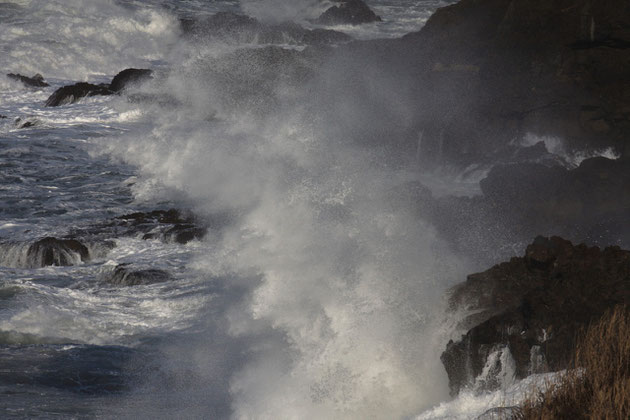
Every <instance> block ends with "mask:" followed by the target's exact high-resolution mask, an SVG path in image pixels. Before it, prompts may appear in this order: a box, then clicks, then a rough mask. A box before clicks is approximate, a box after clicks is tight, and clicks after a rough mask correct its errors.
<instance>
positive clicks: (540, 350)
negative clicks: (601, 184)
mask: <svg viewBox="0 0 630 420" xmlns="http://www.w3.org/2000/svg"><path fill="white" fill-rule="evenodd" d="M628 304H630V251H623V250H621V249H620V248H618V247H608V248H606V249H604V250H601V249H600V248H598V247H587V246H585V245H573V244H572V243H571V242H569V241H567V240H564V239H561V238H559V237H551V238H545V237H538V238H536V240H535V241H534V242H533V243H532V244H530V245H529V246H528V247H527V250H526V252H525V255H524V256H523V257H519V258H512V259H511V260H510V261H509V262H505V263H502V264H499V265H496V266H494V267H492V268H491V269H489V270H487V271H485V272H483V273H479V274H473V275H470V276H469V277H468V279H467V280H466V282H465V283H463V284H461V285H459V286H456V287H455V288H454V289H453V290H452V291H451V296H450V306H451V308H452V309H453V310H462V309H466V310H468V311H471V312H474V314H473V315H470V316H469V317H468V318H467V319H465V320H464V325H466V326H467V327H468V328H470V329H469V330H468V332H467V333H466V334H465V335H464V336H462V338H461V339H459V340H457V341H451V342H449V343H448V345H447V348H446V350H445V351H444V353H443V354H442V356H441V359H442V362H443V363H444V367H445V368H446V371H447V374H448V377H449V385H450V388H451V393H452V394H453V395H455V394H457V393H458V392H459V391H460V390H461V389H463V388H466V387H474V386H475V385H477V386H478V385H480V379H481V380H483V382H482V383H481V385H482V386H483V388H484V389H495V388H496V387H497V386H498V385H499V384H500V383H501V378H500V377H499V376H500V375H501V374H505V373H506V369H507V370H508V372H509V371H510V370H511V371H512V372H509V374H510V375H514V377H515V378H519V379H520V378H524V377H526V376H528V375H530V374H533V373H543V372H549V371H558V370H562V369H565V368H567V367H568V363H569V362H570V359H571V356H572V354H573V352H574V348H575V340H576V337H577V335H578V333H579V332H580V330H581V328H583V327H585V326H587V325H588V324H589V323H590V322H592V321H595V320H597V319H598V318H600V317H601V316H602V315H603V314H604V312H605V311H606V310H608V309H611V308H612V307H614V306H615V305H628ZM498 352H504V355H505V356H506V357H505V358H503V359H502V360H501V362H500V363H499V361H498V358H496V354H497V353H498ZM507 356H509V357H507ZM493 367H496V369H494V371H493V370H492V368H493ZM482 373H483V374H484V375H483V376H484V377H480V376H482Z"/></svg>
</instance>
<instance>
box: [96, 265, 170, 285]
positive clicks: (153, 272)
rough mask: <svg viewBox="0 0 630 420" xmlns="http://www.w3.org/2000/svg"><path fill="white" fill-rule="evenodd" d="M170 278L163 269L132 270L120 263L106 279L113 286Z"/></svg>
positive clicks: (162, 280)
mask: <svg viewBox="0 0 630 420" xmlns="http://www.w3.org/2000/svg"><path fill="white" fill-rule="evenodd" d="M171 279H172V277H171V275H170V274H169V273H167V272H166V271H164V270H158V269H144V270H133V269H132V267H130V266H129V265H128V264H120V265H118V266H117V267H116V268H115V269H114V272H113V273H112V275H111V276H110V277H109V278H108V279H107V280H106V281H107V283H109V284H112V285H115V286H138V285H147V284H154V283H163V282H165V281H169V280H171Z"/></svg>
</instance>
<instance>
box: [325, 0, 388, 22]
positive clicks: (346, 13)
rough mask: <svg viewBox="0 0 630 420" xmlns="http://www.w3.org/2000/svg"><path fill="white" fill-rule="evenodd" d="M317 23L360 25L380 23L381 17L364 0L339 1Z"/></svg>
mask: <svg viewBox="0 0 630 420" xmlns="http://www.w3.org/2000/svg"><path fill="white" fill-rule="evenodd" d="M335 3H338V4H337V5H336V6H332V7H330V8H328V9H326V11H325V12H324V13H322V14H321V16H320V17H319V18H317V20H316V21H315V22H316V23H319V24H321V25H343V24H347V25H360V24H363V23H371V22H380V21H381V18H380V16H377V15H376V13H374V12H373V11H372V9H370V8H369V6H368V5H367V4H365V2H363V0H339V1H336V2H335Z"/></svg>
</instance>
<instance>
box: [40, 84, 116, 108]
mask: <svg viewBox="0 0 630 420" xmlns="http://www.w3.org/2000/svg"><path fill="white" fill-rule="evenodd" d="M112 94H114V91H112V90H111V89H110V88H109V85H106V84H100V85H93V84H91V83H77V84H74V85H71V86H64V87H61V88H59V89H57V90H56V91H55V92H53V94H52V95H50V97H49V98H48V99H47V100H46V106H61V105H68V104H73V103H75V102H77V101H78V100H79V99H81V98H85V97H86V96H87V97H89V96H97V95H112Z"/></svg>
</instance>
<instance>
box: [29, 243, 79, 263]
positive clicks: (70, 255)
mask: <svg viewBox="0 0 630 420" xmlns="http://www.w3.org/2000/svg"><path fill="white" fill-rule="evenodd" d="M89 259H90V252H89V250H88V248H87V247H86V246H85V245H84V244H82V243H81V242H79V241H77V240H75V239H57V238H53V237H47V238H43V239H40V240H38V241H36V242H34V243H33V244H32V245H31V246H30V247H29V248H28V250H27V261H28V263H29V264H28V265H29V266H30V267H46V266H67V265H77V264H80V263H81V262H84V261H88V260H89Z"/></svg>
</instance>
